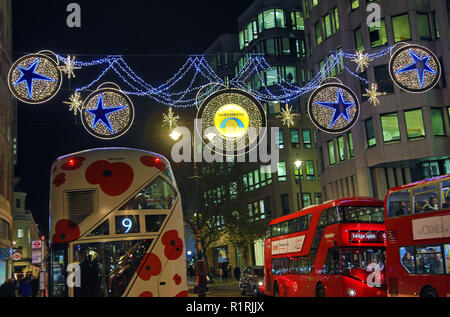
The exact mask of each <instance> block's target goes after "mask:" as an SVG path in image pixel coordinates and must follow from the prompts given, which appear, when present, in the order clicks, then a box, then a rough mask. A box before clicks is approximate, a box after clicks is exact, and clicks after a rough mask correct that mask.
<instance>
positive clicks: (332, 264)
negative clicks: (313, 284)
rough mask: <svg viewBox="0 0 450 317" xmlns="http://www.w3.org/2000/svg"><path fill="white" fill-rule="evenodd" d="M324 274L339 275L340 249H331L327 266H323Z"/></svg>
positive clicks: (326, 262)
mask: <svg viewBox="0 0 450 317" xmlns="http://www.w3.org/2000/svg"><path fill="white" fill-rule="evenodd" d="M323 266H324V268H323V273H324V274H337V273H339V249H338V248H329V249H328V253H327V258H326V259H325V264H324V265H323Z"/></svg>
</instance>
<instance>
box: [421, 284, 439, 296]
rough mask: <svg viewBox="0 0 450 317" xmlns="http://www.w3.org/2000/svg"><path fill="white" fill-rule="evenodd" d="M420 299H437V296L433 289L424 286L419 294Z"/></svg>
mask: <svg viewBox="0 0 450 317" xmlns="http://www.w3.org/2000/svg"><path fill="white" fill-rule="evenodd" d="M420 297H439V296H438V294H437V292H436V290H435V289H434V288H433V287H431V286H425V287H424V288H423V289H422V291H421V292H420Z"/></svg>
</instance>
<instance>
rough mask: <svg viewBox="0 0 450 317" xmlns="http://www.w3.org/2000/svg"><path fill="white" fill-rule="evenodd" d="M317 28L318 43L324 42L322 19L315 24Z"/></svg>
mask: <svg viewBox="0 0 450 317" xmlns="http://www.w3.org/2000/svg"><path fill="white" fill-rule="evenodd" d="M315 30H316V44H317V45H319V44H320V43H322V28H321V27H320V21H319V22H317V23H316V25H315Z"/></svg>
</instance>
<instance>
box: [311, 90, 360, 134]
mask: <svg viewBox="0 0 450 317" xmlns="http://www.w3.org/2000/svg"><path fill="white" fill-rule="evenodd" d="M337 97H338V100H337V102H326V101H321V102H315V103H316V104H318V105H319V106H323V107H327V108H330V109H333V110H334V114H333V119H332V120H331V123H330V126H329V128H331V127H332V126H333V125H334V124H335V123H336V121H337V120H338V119H339V117H340V116H343V117H344V118H345V120H347V122H350V121H351V120H350V116H349V114H348V108H351V107H353V106H354V105H355V103H353V102H348V101H345V100H344V97H343V96H342V92H341V89H340V88H338V96H337Z"/></svg>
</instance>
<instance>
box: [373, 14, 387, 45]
mask: <svg viewBox="0 0 450 317" xmlns="http://www.w3.org/2000/svg"><path fill="white" fill-rule="evenodd" d="M369 37H370V46H371V47H378V46H383V45H386V44H387V33H386V23H385V22H384V19H381V20H380V27H376V26H373V27H370V28H369Z"/></svg>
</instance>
